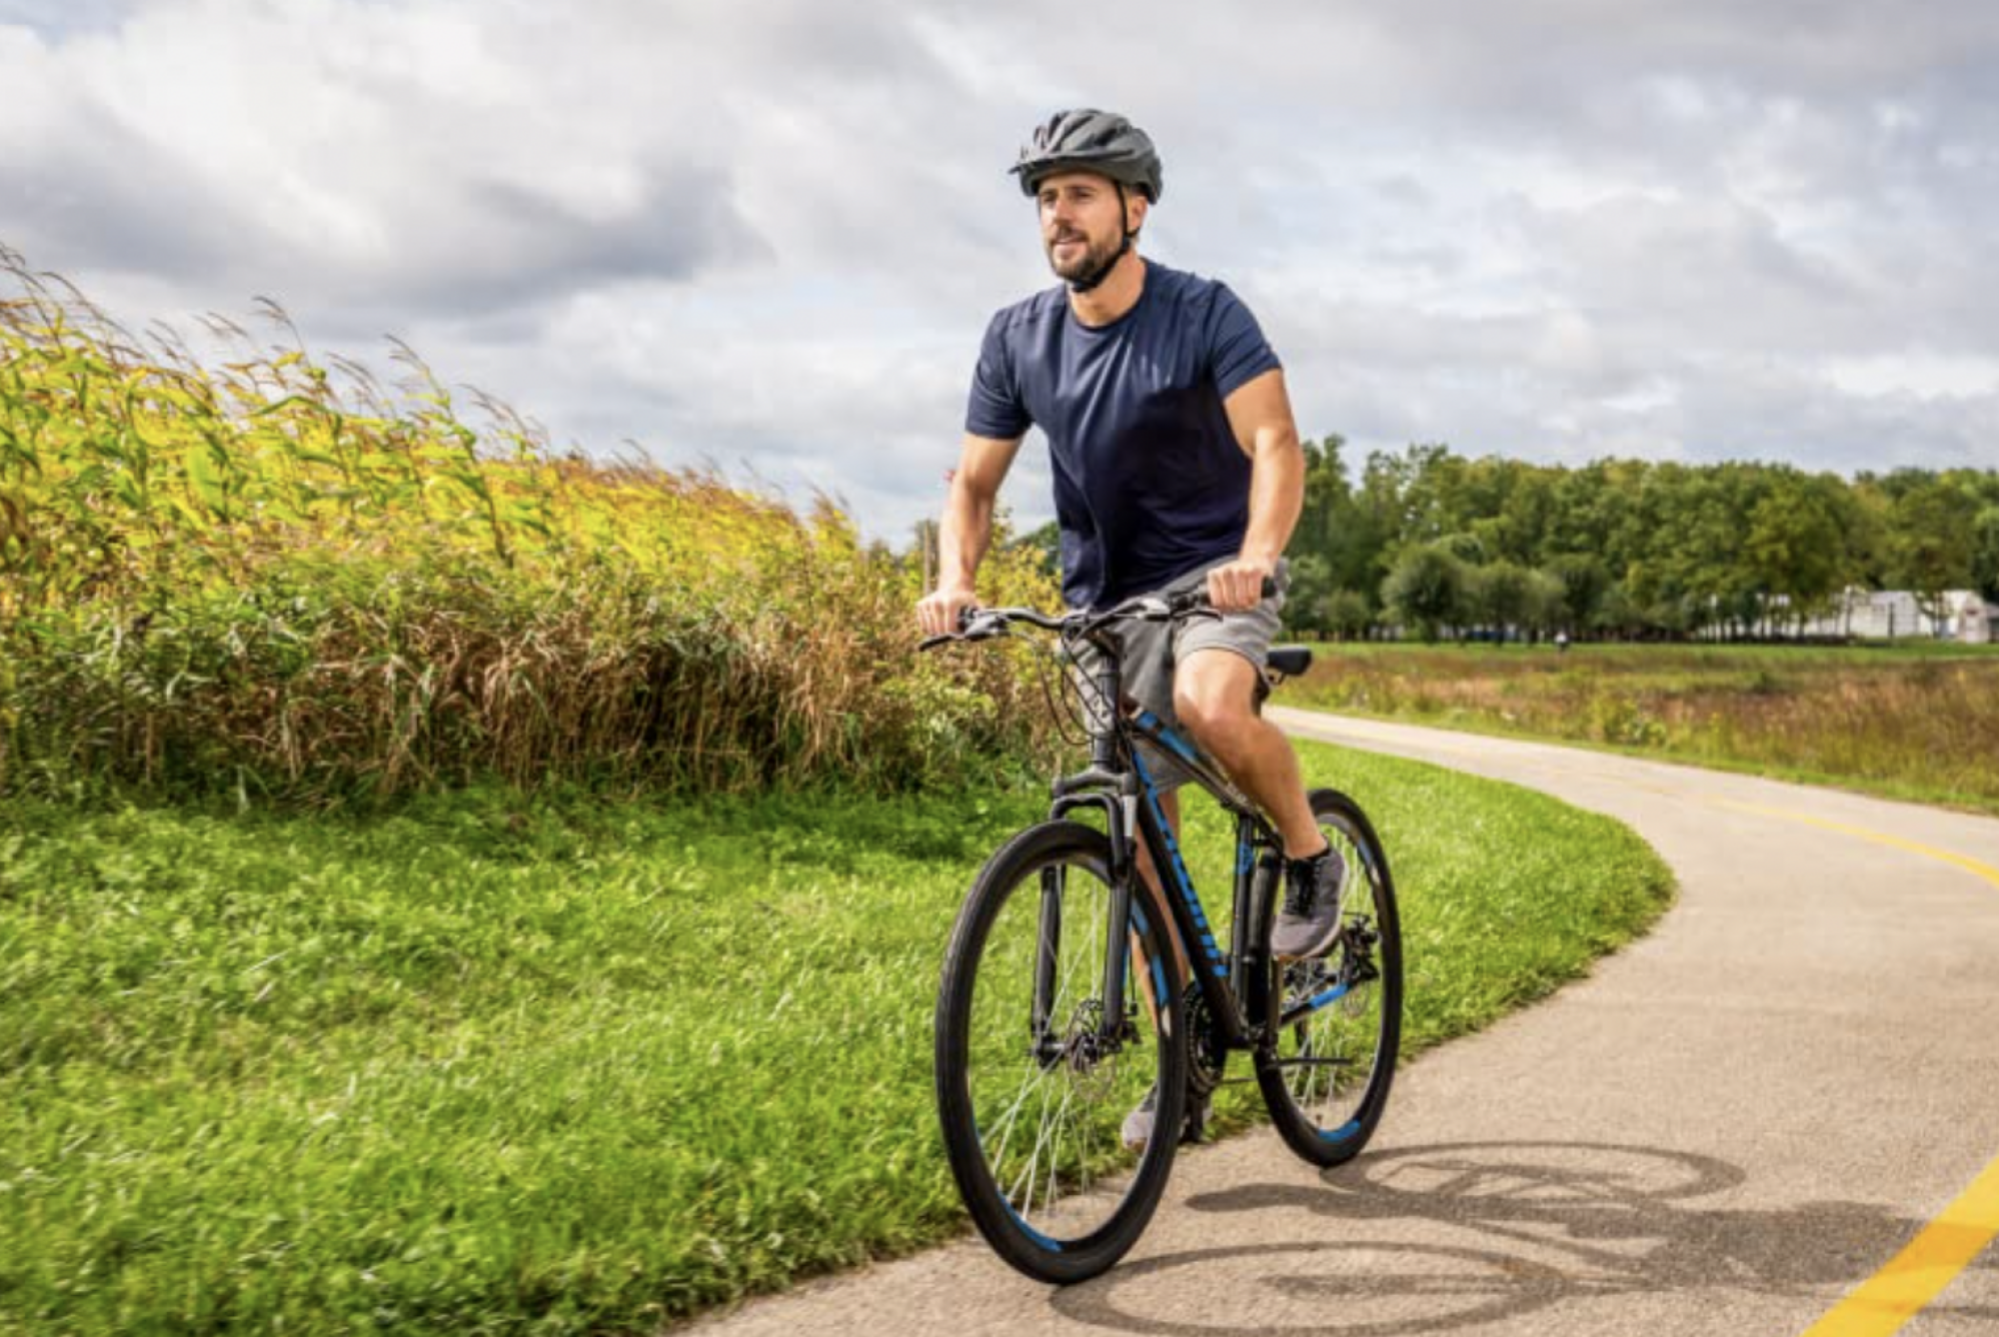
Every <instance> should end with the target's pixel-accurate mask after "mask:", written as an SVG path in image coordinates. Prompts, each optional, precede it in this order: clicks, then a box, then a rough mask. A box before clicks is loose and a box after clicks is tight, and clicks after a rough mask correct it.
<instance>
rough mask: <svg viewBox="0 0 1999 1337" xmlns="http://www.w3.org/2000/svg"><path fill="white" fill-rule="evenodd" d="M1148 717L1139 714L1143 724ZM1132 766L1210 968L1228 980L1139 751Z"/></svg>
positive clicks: (1143, 712)
mask: <svg viewBox="0 0 1999 1337" xmlns="http://www.w3.org/2000/svg"><path fill="white" fill-rule="evenodd" d="M1148 713H1149V712H1146V711H1141V712H1139V720H1140V722H1141V723H1142V722H1143V721H1144V719H1145V717H1146V715H1147V714H1148ZM1156 722H1157V721H1156V717H1155V723H1156ZM1131 764H1132V766H1133V767H1134V768H1136V770H1137V771H1138V782H1139V783H1140V784H1141V785H1143V786H1144V787H1145V803H1146V808H1147V810H1148V811H1149V812H1151V814H1152V820H1153V821H1154V822H1155V823H1156V824H1157V825H1158V827H1159V834H1160V835H1161V836H1162V837H1164V839H1165V841H1166V853H1167V855H1168V857H1169V858H1171V860H1172V862H1173V877H1174V880H1175V881H1176V882H1177V883H1178V885H1179V888H1180V899H1181V900H1182V901H1184V902H1185V903H1186V905H1187V908H1188V909H1189V910H1190V911H1192V913H1193V916H1194V927H1195V929H1196V930H1197V931H1198V932H1199V933H1200V935H1201V945H1202V946H1203V947H1206V948H1207V949H1208V962H1209V966H1210V968H1211V969H1212V970H1213V971H1214V973H1215V975H1216V977H1217V978H1226V977H1227V975H1228V973H1229V971H1228V966H1227V965H1225V964H1224V963H1223V961H1222V954H1221V951H1220V950H1219V949H1218V948H1217V947H1216V946H1215V934H1214V930H1213V929H1211V928H1209V927H1208V915H1207V912H1206V911H1205V910H1203V909H1202V908H1201V898H1200V897H1199V896H1197V895H1195V894H1194V879H1193V878H1192V877H1190V876H1188V873H1187V861H1186V860H1185V859H1182V858H1181V857H1180V842H1179V841H1177V840H1175V839H1174V838H1173V828H1172V827H1170V826H1168V825H1167V824H1166V813H1165V812H1164V810H1162V809H1161V808H1160V806H1159V790H1158V789H1157V787H1155V786H1154V785H1153V783H1152V772H1150V771H1148V770H1147V769H1146V768H1145V758H1144V757H1142V756H1140V755H1139V750H1138V749H1137V748H1133V749H1132V750H1131Z"/></svg>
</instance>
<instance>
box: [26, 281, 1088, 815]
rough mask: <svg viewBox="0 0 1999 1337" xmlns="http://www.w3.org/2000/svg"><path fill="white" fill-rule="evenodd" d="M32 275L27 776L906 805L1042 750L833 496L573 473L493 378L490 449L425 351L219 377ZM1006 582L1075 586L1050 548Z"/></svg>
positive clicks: (287, 359) (600, 470) (323, 791)
mask: <svg viewBox="0 0 1999 1337" xmlns="http://www.w3.org/2000/svg"><path fill="white" fill-rule="evenodd" d="M0 260H4V261H5V262H6V264H5V268H6V270H7V272H8V273H9V274H11V276H12V279H13V287H14V289H15V291H14V293H13V294H12V295H11V296H9V297H7V298H5V299H4V300H0V785H18V784H29V785H31V786H33V787H36V788H56V789H62V788H64V787H66V786H73V785H74V784H75V783H76V782H78V781H79V780H82V779H86V778H89V777H101V778H105V779H111V780H116V781H119V782H125V783H139V784H143V785H153V786H160V785H165V786H171V787H184V786H192V787H195V788H212V787H216V786H226V787H230V788H236V789H239V790H244V791H248V790H251V789H265V790H271V791H275V792H280V793H284V794H287V795H290V796H298V797H317V798H327V797H332V796H336V795H341V794H346V793H350V792H353V791H356V790H361V791H371V792H393V791H399V790H406V789H409V788H412V787H422V786H427V785H434V784H439V783H454V782H460V781H464V780H469V779H472V778H475V777H477V776H481V775H492V774H498V775H500V776H503V777H505V778H507V779H509V780H511V781H513V782H515V783H518V784H534V783H537V782H539V781H540V780H543V779H547V778H554V777H561V778H566V779H581V780H588V781H597V782H602V781H610V782H614V783H622V784H634V785H637V784H645V785H670V786H676V787H687V786H708V787H729V788H743V787H750V786H758V785H765V784H770V783H792V784H796V783H837V784H860V785H865V786H868V787H877V788H879V787H902V786H908V785H917V784H923V783H926V782H934V781H936V780H939V779H942V778H946V777H951V776H955V775H958V774H961V773H962V771H963V768H964V767H966V766H967V765H968V764H971V765H976V764H980V763H981V762H982V760H989V759H992V758H995V757H1002V756H1006V755H1014V756H1017V755H1019V754H1020V752H1021V751H1022V749H1024V748H1027V747H1029V746H1031V745H1032V743H1033V741H1034V740H1033V739H1032V738H1031V737H1030V730H1031V728H1032V727H1033V726H1032V724H1031V721H1033V720H1035V719H1037V718H1038V717H1039V712H1037V711H1035V710H1033V709H1030V708H1028V691H1029V690H1030V689H1029V688H1028V687H1027V685H1026V684H1024V683H1023V681H1022V679H1021V676H1020V674H1019V673H1018V671H1017V668H1016V667H1015V666H1012V665H1009V664H1008V663H1007V662H1006V661H1005V660H1004V659H1003V658H1002V657H999V656H992V655H979V656H952V657H920V656H918V655H917V654H916V652H915V642H916V632H915V628H914V622H913V617H912V605H913V603H914V601H915V599H916V598H917V596H918V594H919V592H920V591H919V588H918V583H919V576H918V574H917V572H916V571H914V570H913V569H912V567H911V564H910V563H908V562H906V561H903V560H899V559H898V558H896V557H895V556H894V555H892V554H890V553H889V552H887V551H886V550H885V549H883V548H881V547H879V546H868V545H865V544H863V543H862V541H861V539H860V536H859V535H858V534H857V532H856V530H855V528H854V526H853V525H852V523H851V522H850V521H849V520H848V519H847V518H846V517H845V516H844V515H842V514H841V513H840V512H839V511H838V510H837V509H836V508H835V507H833V506H832V505H831V504H829V503H827V502H825V501H823V500H822V501H821V502H820V503H819V504H818V505H817V506H815V507H814V508H813V509H812V510H811V512H810V513H809V514H804V515H801V514H799V513H798V512H796V511H794V510H793V509H792V508H791V507H789V506H787V505H785V504H783V503H782V502H779V501H776V500H773V499H771V498H769V497H765V496H759V495H755V494H752V493H748V492H744V491H742V490H739V489H735V488H732V487H729V486H727V485H726V484H725V483H723V482H722V481H721V480H720V479H718V478H716V477H714V476H713V475H712V474H707V473H701V472H686V471H673V470H667V469H661V468H658V467H655V466H653V465H651V464H641V463H629V462H625V463H603V462H599V461H594V460H591V459H587V458H583V457H581V456H570V457H566V458H558V457H555V456H553V455H552V454H551V453H550V452H549V451H548V450H547V449H546V447H545V443H544V441H543V439H542V437H541V435H540V433H539V432H538V431H537V430H536V429H535V428H533V427H532V426H531V425H530V424H528V423H527V422H525V421H524V420H522V419H521V418H520V417H518V416H517V415H515V414H514V413H512V412H511V411H510V410H508V409H507V408H506V407H505V406H504V405H501V404H499V403H497V402H496V401H493V400H491V399H489V398H487V397H485V396H483V395H474V396H472V398H473V402H474V403H475V405H476V407H477V408H478V409H479V410H480V413H481V419H482V421H481V426H480V428H478V429H476V430H475V429H474V428H473V427H472V426H468V425H467V423H466V422H465V421H464V420H463V419H462V418H461V417H460V413H459V408H458V405H457V404H456V403H455V402H454V399H453V396H452V395H451V394H450V393H449V392H448V391H447V390H446V389H445V387H444V386H443V385H441V384H440V383H439V382H438V381H437V380H436V378H434V377H433V376H431V374H430V373H429V371H428V369H427V368H425V367H424V366H423V365H422V364H421V363H420V362H419V361H417V360H416V359H415V358H414V357H413V356H412V355H410V354H408V352H407V350H402V351H401V352H399V354H398V361H399V362H400V363H402V365H403V366H404V368H405V369H406V371H407V372H408V373H409V378H408V380H407V382H406V383H405V384H404V385H403V386H402V387H400V389H399V391H398V392H397V393H396V394H395V395H394V396H393V397H391V396H390V395H389V394H387V393H385V392H384V391H383V390H382V389H381V387H380V386H379V385H378V384H377V383H376V382H375V381H374V380H373V379H372V378H371V377H370V376H369V375H368V373H367V372H366V371H365V370H364V369H362V368H359V367H357V366H355V365H354V364H352V363H346V362H343V361H340V360H338V359H335V360H333V361H332V362H331V371H330V370H329V366H328V365H322V363H321V362H319V361H316V360H315V359H314V358H313V357H312V356H311V355H310V354H309V353H308V352H307V351H306V350H305V349H304V348H303V346H301V345H298V344H297V342H296V336H295V334H293V335H292V336H291V337H292V341H293V342H292V346H290V347H287V348H285V349H283V350H281V351H259V352H255V353H253V354H252V355H250V356H247V357H243V358H240V359H238V360H232V361H228V362H226V363H222V364H221V365H204V364H203V363H202V362H200V361H198V360H197V359H195V358H194V357H192V356H190V355H189V354H188V353H187V352H186V351H185V349H184V348H183V347H182V346H181V345H180V344H179V343H177V342H175V341H172V340H169V339H162V338H153V339H150V340H146V341H141V340H139V339H136V338H134V337H133V336H131V335H130V334H129V333H127V332H126V331H124V330H123V329H121V328H120V327H118V326H117V325H116V324H114V323H113V322H111V321H110V320H109V319H107V318H106V317H105V316H104V315H103V314H102V313H100V312H98V311H97V310H95V309H94V308H92V307H91V306H90V305H89V304H88V303H87V302H85V301H84V300H83V299H82V298H81V297H80V296H78V295H76V294H74V293H73V292H69V291H64V292H63V293H61V294H60V295H58V293H57V292H56V290H55V289H54V288H52V287H51V286H50V283H49V281H45V280H42V279H38V278H36V277H34V276H32V275H30V274H29V273H27V271H26V270H25V269H24V268H23V267H22V266H21V265H20V263H19V261H18V258H16V257H12V256H0ZM268 314H269V315H271V316H272V317H273V318H274V319H276V320H277V321H278V322H279V324H280V327H281V328H282V329H284V330H286V331H287V332H289V331H290V326H289V324H288V323H285V322H283V318H282V313H280V312H278V311H277V310H276V308H274V307H273V308H269V310H268ZM230 329H231V331H233V334H234V337H235V339H236V341H237V343H238V344H239V345H249V343H250V340H249V336H248V335H247V334H245V333H244V332H242V331H241V330H240V329H236V328H235V327H233V326H232V327H230ZM336 373H337V374H336ZM989 577H990V583H989V585H988V587H987V588H986V590H985V591H984V593H985V594H986V597H987V598H988V599H992V600H996V601H1006V602H1024V603H1036V604H1041V605H1044V606H1050V605H1053V604H1054V603H1055V602H1056V599H1057V593H1056V590H1055V588H1054V585H1053V582H1052V581H1051V580H1050V578H1049V577H1048V575H1047V574H1046V573H1045V572H1044V571H1043V570H1042V569H1041V568H1040V566H1039V564H1038V562H1037V561H1036V559H1035V558H1034V557H1033V556H1032V555H1030V554H1027V553H1015V552H1012V551H1004V550H1003V551H1000V552H998V553H996V555H995V560H994V561H993V562H992V563H991V564H990V566H989Z"/></svg>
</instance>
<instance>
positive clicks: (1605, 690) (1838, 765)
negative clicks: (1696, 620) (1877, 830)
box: [1286, 643, 1999, 812]
mask: <svg viewBox="0 0 1999 1337" xmlns="http://www.w3.org/2000/svg"><path fill="white" fill-rule="evenodd" d="M1286 698H1287V701H1288V702H1289V703H1292V704H1296V705H1300V706H1305V707H1308V708H1310V707H1316V708H1319V709H1327V710H1336V711H1340V712H1342V713H1348V714H1356V715H1369V716H1373V717H1375V718H1380V719H1395V720H1406V721H1409V722H1411V723H1417V724H1431V725H1436V726H1439V727H1443V728H1451V729H1464V730H1469V731H1472V732H1479V733H1494V734H1502V735H1507V736H1513V737H1529V738H1549V739H1556V740H1559V741H1563V742H1569V743H1579V744H1583V745H1587V746H1592V747H1602V748H1609V749H1612V750H1615V751H1619V752H1625V753H1632V754H1638V755H1646V756H1654V757H1663V758H1670V759H1673V760H1680V761H1687V762H1692V763H1695V764H1698V765H1702V766H1713V767H1719V768H1723V769H1728V770H1737V771H1747V772H1751V773H1754V774H1761V775H1770V776H1774V777H1778V778H1782V779H1789V780H1798V781H1802V782H1805V783H1812V784H1828V785H1837V786H1841V787H1844V788H1849V789H1854V790H1858V791H1860V792H1864V793H1871V794H1879V795H1883V796H1885V797H1889V798H1899V799H1907V800H1911V801H1915V802H1924V803H1940V804H1948V805H1951V806H1955V807H1961V808H1968V809H1972V810H1975V811H1983V812H1999V769H1995V768H1994V767H1993V766H1992V763H1991V759H1992V756H1993V754H1994V752H1995V751H1999V648H1995V647H1985V646H1940V645H1926V644H1920V643H1912V644H1909V645H1897V646H1895V647H1893V648H1887V647H1853V648H1822V647H1791V646H1743V647H1737V646H1708V645H1606V646H1578V647H1576V648H1575V649H1573V650H1571V651H1569V652H1568V653H1567V654H1557V653H1555V652H1554V650H1552V649H1551V648H1547V647H1541V648H1529V647H1523V646H1513V647H1507V648H1497V647H1492V646H1472V647H1463V648H1460V647H1455V646H1441V647H1436V646H1414V645H1398V646H1387V645H1336V646H1327V647H1325V648H1324V649H1323V650H1322V652H1321V654H1320V655H1319V658H1318V663H1317V664H1316V665H1315V667H1314V669H1313V671H1312V673H1311V674H1310V675H1309V676H1308V677H1307V678H1306V679H1305V680H1304V681H1302V682H1300V683H1297V684H1295V685H1293V686H1292V687H1290V688H1287V689H1286Z"/></svg>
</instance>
